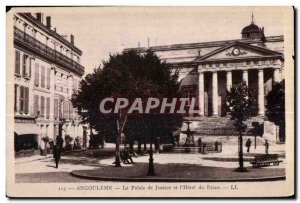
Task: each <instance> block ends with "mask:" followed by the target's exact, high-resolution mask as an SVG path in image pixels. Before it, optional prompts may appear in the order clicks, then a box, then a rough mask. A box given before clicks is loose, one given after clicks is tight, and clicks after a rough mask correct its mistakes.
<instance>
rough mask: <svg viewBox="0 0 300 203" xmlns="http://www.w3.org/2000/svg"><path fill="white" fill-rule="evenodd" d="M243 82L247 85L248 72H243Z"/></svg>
mask: <svg viewBox="0 0 300 203" xmlns="http://www.w3.org/2000/svg"><path fill="white" fill-rule="evenodd" d="M243 81H245V82H246V84H247V85H248V83H249V82H248V70H243Z"/></svg>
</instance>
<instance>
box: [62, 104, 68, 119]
mask: <svg viewBox="0 0 300 203" xmlns="http://www.w3.org/2000/svg"><path fill="white" fill-rule="evenodd" d="M63 104H64V113H63V118H64V119H68V118H69V117H68V114H69V102H68V101H64V102H63Z"/></svg>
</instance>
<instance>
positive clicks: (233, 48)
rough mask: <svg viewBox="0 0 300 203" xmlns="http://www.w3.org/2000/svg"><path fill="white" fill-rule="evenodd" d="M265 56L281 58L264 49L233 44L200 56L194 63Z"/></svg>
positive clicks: (276, 53)
mask: <svg viewBox="0 0 300 203" xmlns="http://www.w3.org/2000/svg"><path fill="white" fill-rule="evenodd" d="M265 56H282V54H281V53H279V52H276V51H272V50H269V49H267V48H264V47H258V46H253V45H249V44H245V43H241V42H234V43H232V44H230V45H227V46H224V47H221V48H219V49H217V50H215V51H213V52H210V53H208V54H206V55H203V56H200V57H198V58H197V59H196V61H199V62H200V61H216V60H230V59H232V60H235V59H242V58H259V57H265Z"/></svg>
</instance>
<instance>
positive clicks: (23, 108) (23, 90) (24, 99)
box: [19, 86, 29, 114]
mask: <svg viewBox="0 0 300 203" xmlns="http://www.w3.org/2000/svg"><path fill="white" fill-rule="evenodd" d="M19 104H20V113H25V114H27V113H28V112H29V111H28V110H29V88H28V87H23V86H20V98H19Z"/></svg>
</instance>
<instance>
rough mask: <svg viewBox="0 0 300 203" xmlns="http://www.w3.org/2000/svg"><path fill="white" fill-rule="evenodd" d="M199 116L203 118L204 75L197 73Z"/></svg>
mask: <svg viewBox="0 0 300 203" xmlns="http://www.w3.org/2000/svg"><path fill="white" fill-rule="evenodd" d="M199 115H200V116H204V73H203V72H199Z"/></svg>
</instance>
